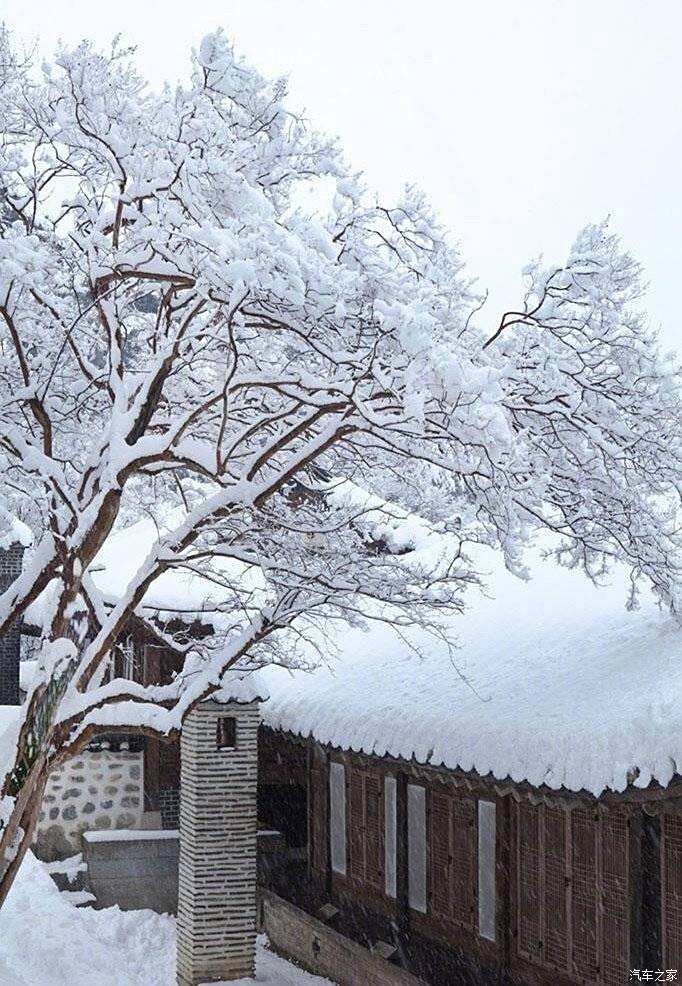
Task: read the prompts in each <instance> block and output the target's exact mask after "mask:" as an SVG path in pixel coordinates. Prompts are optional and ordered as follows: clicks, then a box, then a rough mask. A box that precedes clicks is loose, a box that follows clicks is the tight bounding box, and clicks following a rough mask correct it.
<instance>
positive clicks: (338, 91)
mask: <svg viewBox="0 0 682 986" xmlns="http://www.w3.org/2000/svg"><path fill="white" fill-rule="evenodd" d="M0 17H2V18H3V19H4V20H5V21H6V22H7V24H8V25H9V26H10V27H11V28H12V29H13V30H14V31H15V33H16V34H18V35H19V36H21V37H23V38H24V39H27V40H34V39H36V38H37V39H38V40H39V42H40V47H41V50H42V52H43V53H44V54H49V53H51V51H52V50H53V49H54V46H55V44H56V42H57V40H58V39H60V38H61V39H62V40H64V41H66V42H69V43H70V42H77V41H79V40H80V39H81V38H83V37H89V38H93V39H95V40H97V41H98V42H102V43H104V42H108V41H109V40H110V39H111V37H112V36H113V35H114V34H116V33H117V32H122V34H123V35H124V38H125V39H126V40H127V41H129V42H131V43H135V44H137V45H138V47H139V54H140V62H141V66H142V69H143V71H144V72H145V73H146V75H147V76H148V78H149V79H150V80H151V81H152V82H154V83H159V82H161V81H163V80H166V79H168V80H173V79H176V78H177V77H179V76H181V75H183V74H185V72H186V68H187V56H188V52H189V49H190V47H191V46H192V45H194V44H196V43H198V41H199V40H200V39H201V37H202V36H203V35H204V34H205V33H206V32H207V31H210V30H213V29H214V28H216V27H218V26H223V27H224V28H225V29H226V30H227V32H228V33H229V34H230V36H231V37H233V38H234V39H235V41H236V43H237V46H238V48H239V50H240V51H241V52H242V53H243V54H244V55H246V56H247V57H248V58H249V60H250V61H252V62H253V63H254V64H256V65H257V67H258V68H260V69H261V71H263V72H265V73H267V74H283V73H286V74H288V75H289V76H290V91H291V99H290V101H291V104H292V105H293V106H295V107H296V108H303V109H305V110H306V111H307V114H308V116H309V117H310V118H311V119H312V120H313V121H314V123H315V124H316V126H318V127H319V128H321V129H324V130H326V131H328V132H331V133H334V134H338V135H339V136H340V138H341V140H342V143H343V145H344V147H345V148H346V152H347V156H348V158H349V159H350V160H351V161H352V162H353V163H354V164H355V165H356V166H357V167H359V168H362V169H363V170H364V171H365V172H366V174H367V177H368V181H369V183H370V184H371V185H372V186H374V187H377V188H379V189H380V190H381V191H382V192H385V193H386V194H387V195H391V194H394V193H396V192H397V190H398V189H399V188H400V187H401V186H402V185H403V184H404V182H406V181H411V182H416V183H417V184H419V185H420V186H421V187H422V188H424V189H425V190H426V192H427V193H428V195H429V197H430V198H431V200H432V201H433V202H434V204H435V205H436V206H437V208H438V210H439V211H440V213H441V215H442V216H443V218H444V220H445V222H446V224H447V225H448V226H449V227H450V229H451V230H452V231H453V233H454V235H455V237H456V238H457V239H458V240H459V241H460V243H461V246H462V251H463V254H464V256H465V258H466V260H467V262H468V265H469V267H470V270H471V272H472V273H474V274H476V275H477V277H478V278H479V284H480V286H482V287H488V288H489V289H490V301H489V304H488V306H487V309H486V310H487V318H488V319H489V320H490V321H491V322H493V321H495V320H496V319H497V317H498V315H499V312H500V311H501V310H503V309H504V308H505V307H509V306H511V305H513V304H515V302H516V301H517V300H518V297H519V294H520V286H521V284H520V277H519V270H520V268H521V267H522V266H523V265H524V264H525V263H526V262H527V261H528V260H529V259H531V257H533V256H535V255H537V254H538V253H543V254H544V256H545V258H546V259H547V261H548V262H555V261H561V260H562V259H564V257H565V254H566V252H567V250H568V247H569V246H570V243H571V241H572V239H573V237H574V235H575V233H576V232H577V230H578V229H579V228H580V227H581V226H582V225H584V224H585V223H587V222H590V221H594V220H598V219H601V218H602V217H604V216H606V215H610V216H611V222H612V226H613V228H614V229H615V230H617V231H618V232H620V233H621V234H622V236H623V239H624V241H625V242H626V244H627V246H628V248H629V249H630V250H631V251H632V252H633V253H634V254H635V255H636V256H637V258H638V259H639V260H640V261H641V262H642V263H643V264H644V266H645V269H646V274H647V279H648V281H649V285H650V287H649V296H648V309H649V312H650V315H651V319H652V321H653V323H654V324H655V325H658V326H660V327H661V329H662V333H663V339H664V341H665V343H666V345H667V346H674V347H675V348H680V349H682V328H681V327H680V320H679V316H678V296H679V294H680V280H681V278H680V270H679V264H680V226H681V222H682V178H681V162H682V112H681V109H680V106H681V102H682V99H681V97H682V85H681V82H682V67H681V65H682V61H681V59H680V54H679V51H680V38H681V37H682V3H680V0H650V2H648V3H644V2H643V0H562V2H555V0H364V2H363V0H223V2H218V0H193V2H190V3H188V2H187V0H183V2H179V0H166V2H160V0H117V2H116V3H110V4H104V3H102V2H100V0H78V2H68V0H51V2H49V3H48V2H46V0H0Z"/></svg>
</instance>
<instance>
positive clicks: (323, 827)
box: [308, 747, 328, 878]
mask: <svg viewBox="0 0 682 986" xmlns="http://www.w3.org/2000/svg"><path fill="white" fill-rule="evenodd" d="M327 789H328V776H327V758H326V756H325V755H324V753H323V752H322V751H321V750H319V749H318V748H316V747H315V748H313V751H312V755H311V758H310V804H309V806H308V832H309V843H310V848H309V852H310V867H311V869H312V870H313V872H314V873H315V874H316V875H317V877H318V878H321V877H324V876H325V875H326V872H327V862H328V834H327V830H328V810H327Z"/></svg>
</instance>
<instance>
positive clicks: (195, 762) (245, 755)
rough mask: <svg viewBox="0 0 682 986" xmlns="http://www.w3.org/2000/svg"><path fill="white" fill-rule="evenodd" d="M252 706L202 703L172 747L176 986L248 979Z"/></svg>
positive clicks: (254, 764)
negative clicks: (176, 787)
mask: <svg viewBox="0 0 682 986" xmlns="http://www.w3.org/2000/svg"><path fill="white" fill-rule="evenodd" d="M259 721H260V714H259V711H258V703H257V702H256V701H253V702H248V703H245V704H240V703H237V702H227V703H219V702H216V701H208V702H202V703H201V704H200V705H198V706H197V707H196V708H195V709H194V710H193V711H192V712H191V713H190V714H189V715H188V717H187V719H186V720H185V723H184V725H183V729H182V738H181V743H180V752H181V773H180V788H181V797H180V877H179V894H178V963H177V971H178V986H198V984H199V983H212V982H221V981H225V980H231V979H241V978H246V977H249V976H253V974H254V954H255V942H256V831H257V815H256V781H257V769H258V753H257V739H258V724H259Z"/></svg>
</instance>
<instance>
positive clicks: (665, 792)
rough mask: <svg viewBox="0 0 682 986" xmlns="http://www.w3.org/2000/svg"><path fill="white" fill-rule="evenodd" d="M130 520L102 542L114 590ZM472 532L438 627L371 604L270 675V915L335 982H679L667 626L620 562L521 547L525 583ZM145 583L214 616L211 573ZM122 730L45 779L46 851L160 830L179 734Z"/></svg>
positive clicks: (150, 533) (675, 683) (131, 539)
mask: <svg viewBox="0 0 682 986" xmlns="http://www.w3.org/2000/svg"><path fill="white" fill-rule="evenodd" d="M145 524H146V522H141V524H140V525H137V527H136V529H135V530H134V531H133V532H132V536H131V531H130V529H128V531H127V532H121V535H120V536H119V535H115V536H114V537H113V538H112V539H111V545H107V547H106V548H105V551H104V554H103V559H102V563H103V565H104V568H103V570H102V571H101V572H100V573H98V574H97V578H98V579H99V584H100V586H101V587H102V588H103V591H106V592H107V593H108V594H110V596H111V597H112V598H115V597H116V595H117V593H118V592H120V591H123V589H124V587H125V585H126V583H127V580H128V578H129V574H130V572H131V571H132V570H133V568H134V567H135V566H136V564H137V561H138V560H139V559H138V556H139V555H140V554H141V555H142V556H144V554H145V553H146V551H147V549H148V547H149V543H150V541H151V540H152V539H153V537H154V536H155V531H154V529H153V528H150V529H149V530H147V528H146V527H145ZM117 539H118V540H117ZM479 552H480V553H479V556H478V557H477V559H476V560H477V562H478V563H479V565H480V567H481V568H482V570H483V571H484V572H485V571H488V572H489V575H488V576H487V578H486V583H487V593H486V594H481V595H479V594H477V593H476V592H472V594H471V597H470V600H469V602H470V608H469V609H468V611H467V613H466V614H465V615H464V616H462V617H457V618H454V619H453V620H452V621H451V623H450V625H449V626H448V627H446V628H445V629H446V633H445V636H444V637H440V636H434V635H432V634H428V633H426V632H425V631H423V630H418V629H417V628H414V629H411V630H410V629H405V628H402V629H401V630H400V631H397V630H396V629H395V628H394V627H392V626H391V625H390V623H387V622H385V621H382V620H379V621H371V620H370V621H369V622H368V625H367V627H366V628H365V629H361V628H354V629H350V630H346V631H344V632H343V633H339V632H338V630H337V631H335V633H334V634H333V635H331V636H330V638H328V640H327V643H328V645H329V646H328V654H329V659H328V662H327V663H326V664H325V665H324V666H323V667H321V668H319V669H318V670H316V671H315V672H313V673H303V672H294V673H292V672H289V671H286V670H284V669H279V668H273V669H268V670H267V671H266V672H265V684H266V686H267V691H268V692H269V694H270V698H269V699H268V700H267V701H265V702H264V703H263V705H262V715H263V725H262V726H261V730H260V740H259V792H258V817H259V819H260V822H261V828H265V829H266V830H269V831H277V832H280V833H282V835H283V836H284V839H285V841H286V844H287V847H288V848H287V851H286V853H285V854H284V855H283V856H282V857H281V858H280V860H279V864H278V865H270V866H261V877H262V881H263V883H264V884H265V889H264V893H263V919H264V922H265V926H266V929H267V931H268V933H269V935H270V937H271V939H272V940H273V942H274V944H275V945H276V947H277V948H278V949H279V950H280V951H282V952H285V953H289V954H290V955H291V956H293V957H294V958H296V959H297V960H298V961H299V962H301V963H302V964H303V965H307V966H308V967H310V968H311V969H312V970H313V971H317V972H321V973H323V974H326V975H328V976H330V977H331V978H332V979H334V980H337V981H339V982H341V983H342V984H344V986H345V984H346V983H349V984H354V983H356V982H357V981H358V978H357V977H358V975H360V973H359V972H358V970H360V969H362V970H363V971H362V973H361V975H362V979H363V981H364V979H367V980H368V981H369V982H376V983H396V984H398V983H400V984H403V983H407V982H411V983H413V982H415V981H416V980H415V978H413V977H418V979H419V980H421V981H422V982H426V983H431V984H433V986H440V984H451V983H464V984H467V983H479V982H497V983H510V984H511V983H519V984H550V983H552V984H553V983H556V984H559V986H561V984H569V983H583V984H601V983H604V984H615V983H621V982H626V981H628V978H629V975H630V970H637V971H638V973H639V974H641V972H642V971H643V970H647V971H650V972H652V973H658V972H660V973H661V974H662V975H663V976H665V975H668V980H669V981H670V980H671V979H673V978H682V972H680V973H679V974H677V975H676V976H675V977H673V971H674V970H677V969H678V968H681V969H682V807H680V804H681V803H680V802H679V796H680V793H682V778H681V777H679V776H678V764H680V763H682V738H681V737H682V711H681V706H680V702H679V696H680V694H682V662H681V661H680V658H681V657H682V635H681V634H680V631H679V629H678V626H677V624H676V623H675V622H674V621H673V620H672V619H670V618H669V617H668V616H666V614H665V613H662V612H660V611H659V609H658V608H657V607H656V605H655V604H654V602H653V601H652V600H651V599H648V598H646V599H643V601H642V608H641V609H640V610H638V611H634V612H628V611H626V610H625V607H624V602H625V598H626V590H627V585H626V580H625V579H622V578H620V576H619V575H618V573H615V575H614V578H613V582H612V584H610V585H607V586H605V587H596V586H594V585H592V584H591V583H590V582H588V581H587V580H586V579H585V578H584V576H582V575H581V574H579V573H577V572H572V571H567V570H565V569H560V568H558V567H557V566H556V565H555V564H554V563H552V562H549V561H542V560H540V559H539V557H538V558H537V559H536V560H535V561H534V563H533V565H532V576H533V577H532V579H531V580H530V581H528V582H524V581H521V580H519V579H517V578H515V577H514V576H512V575H511V574H509V573H508V572H507V571H506V570H505V569H504V568H503V567H502V566H501V564H500V562H499V559H498V558H497V556H496V555H495V554H494V553H493V552H488V551H487V549H479ZM162 579H163V577H162ZM162 579H160V580H159V581H158V583H157V584H155V586H154V587H153V589H152V592H151V593H150V594H149V596H148V597H147V598H146V599H145V606H148V607H149V609H150V610H152V611H154V612H162V611H166V612H168V613H170V612H171V611H172V612H180V611H183V612H185V614H187V613H191V616H192V621H191V624H190V623H188V624H187V628H188V632H192V633H203V632H209V631H210V616H209V615H208V613H209V610H210V605H207V604H206V600H207V598H208V597H207V596H206V591H207V590H206V587H202V588H201V592H200V593H199V595H197V583H196V576H187V581H185V582H183V580H182V579H180V580H178V579H177V578H175V579H173V580H172V581H168V582H167V584H163V582H162ZM199 596H200V597H201V599H202V600H203V602H201V604H199ZM29 616H30V614H29ZM453 643H454V644H455V645H456V646H455V647H454V648H453V647H452V644H453ZM120 644H121V646H120V648H119V656H118V657H117V662H118V664H117V668H116V673H117V674H119V675H122V676H128V677H134V678H136V679H137V680H140V681H145V682H158V681H164V680H168V679H169V678H170V676H172V674H173V673H174V672H175V671H177V670H179V668H180V667H181V663H182V657H181V655H180V654H179V653H177V652H175V651H174V650H173V648H172V647H170V646H169V644H168V642H167V640H166V639H164V638H161V637H158V638H157V637H155V636H154V634H153V632H151V631H150V630H149V628H148V626H147V625H146V624H145V625H144V626H143V625H142V624H140V625H137V624H136V625H133V626H131V627H130V628H129V631H128V632H127V633H126V635H124V638H123V639H122V640H121V642H120ZM118 742H119V744H120V745H119V747H118V748H117V749H112V748H109V749H104V748H102V749H100V750H92V751H89V752H88V757H84V758H81V759H80V760H79V762H78V763H75V764H72V765H70V766H69V768H68V770H69V771H70V773H69V774H68V776H65V777H56V778H54V779H53V788H52V790H49V791H48V794H47V796H48V797H52V798H53V801H51V802H49V801H47V798H46V804H45V806H44V818H43V821H42V822H41V837H42V838H43V839H44V840H45V841H44V846H43V848H44V849H45V848H46V850H47V853H48V854H49V853H50V852H51V853H52V854H53V855H58V854H61V855H64V854H66V853H67V851H71V852H73V851H74V848H77V847H78V845H79V839H80V835H81V833H82V831H83V830H85V829H93V828H94V829H98V828H101V829H107V828H124V829H141V828H142V829H143V828H152V829H157V828H161V827H163V828H165V829H170V830H172V829H174V828H175V827H176V825H177V817H178V804H179V799H180V767H179V764H180V758H179V753H178V749H177V746H173V745H169V744H165V743H160V742H157V741H153V740H146V741H141V740H135V739H132V738H131V739H130V740H129V741H126V740H120V739H119V741H118ZM126 745H127V749H126V748H125V747H126ZM86 760H87V763H86ZM128 761H130V762H128ZM122 765H123V770H122V769H121V766H122ZM126 765H127V766H126ZM98 775H99V776H98ZM115 777H116V778H118V779H117V780H114V778H115ZM110 802H111V804H110ZM55 812H56V813H57V814H56V815H55V814H54V813H55ZM65 812H66V813H67V814H68V816H69V818H65V817H63V816H64V815H65ZM66 821H69V824H71V823H73V825H72V828H70V829H68V830H67V826H66V825H65V822H66ZM55 827H56V828H57V829H59V830H60V832H61V834H60V836H59V838H58V839H56V840H55V839H54V838H52V841H50V838H49V837H48V836H49V834H50V830H52V833H51V834H52V836H53V837H54V836H55V831H54V830H55ZM60 840H61V841H60ZM344 942H346V943H350V945H351V946H352V948H350V951H346V950H345V946H344V944H343V943H344ZM353 949H356V950H355V951H353ZM357 949H359V951H358V950H357ZM367 949H369V950H370V951H371V952H372V953H373V957H374V958H375V959H376V962H377V963H378V965H377V966H376V967H374V966H373V967H372V969H371V970H370V969H369V967H367V969H365V966H364V965H363V962H364V958H363V956H364V955H368V954H369V953H368V951H367ZM344 956H345V958H344ZM379 956H381V957H382V958H379ZM344 962H345V965H344ZM377 969H378V970H379V971H377ZM392 977H394V978H392Z"/></svg>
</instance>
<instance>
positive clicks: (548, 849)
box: [516, 802, 630, 984]
mask: <svg viewBox="0 0 682 986" xmlns="http://www.w3.org/2000/svg"><path fill="white" fill-rule="evenodd" d="M516 849H517V857H516V863H517V866H516V871H517V872H516V882H517V894H516V899H517V912H518V913H517V921H518V951H519V954H521V955H523V956H525V957H526V958H529V959H531V960H532V961H535V962H539V963H541V964H542V965H545V966H548V967H551V968H552V969H558V970H561V971H563V972H566V973H568V974H569V975H570V976H578V977H580V978H581V979H584V980H586V981H589V982H593V983H604V984H616V983H621V982H627V979H628V967H629V960H630V890H629V871H630V858H629V828H628V818H627V816H626V815H624V814H619V813H617V812H608V811H605V810H601V809H598V808H596V807H587V806H584V807H583V806H581V807H576V808H573V809H571V810H569V809H566V808H563V807H560V806H555V805H548V804H543V805H537V806H534V805H531V804H529V803H528V802H524V803H521V804H519V805H517V807H516Z"/></svg>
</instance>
